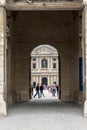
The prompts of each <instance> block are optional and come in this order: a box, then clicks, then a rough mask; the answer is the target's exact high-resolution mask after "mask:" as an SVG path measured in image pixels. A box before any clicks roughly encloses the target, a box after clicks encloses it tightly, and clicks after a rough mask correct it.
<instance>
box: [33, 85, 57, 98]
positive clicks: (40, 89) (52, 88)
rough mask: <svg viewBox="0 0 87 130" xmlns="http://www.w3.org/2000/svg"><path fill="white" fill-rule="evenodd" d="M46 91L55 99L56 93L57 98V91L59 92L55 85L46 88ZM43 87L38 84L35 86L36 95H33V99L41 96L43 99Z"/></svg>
mask: <svg viewBox="0 0 87 130" xmlns="http://www.w3.org/2000/svg"><path fill="white" fill-rule="evenodd" d="M47 89H48V91H49V92H51V93H52V96H54V97H55V95H56V93H57V96H58V90H59V86H58V85H57V84H56V83H53V85H52V86H48V87H47ZM43 90H44V86H43V84H41V85H39V83H38V84H37V86H36V93H35V94H34V98H35V97H36V96H37V95H38V98H41V97H42V96H43V97H45V95H44V92H43Z"/></svg>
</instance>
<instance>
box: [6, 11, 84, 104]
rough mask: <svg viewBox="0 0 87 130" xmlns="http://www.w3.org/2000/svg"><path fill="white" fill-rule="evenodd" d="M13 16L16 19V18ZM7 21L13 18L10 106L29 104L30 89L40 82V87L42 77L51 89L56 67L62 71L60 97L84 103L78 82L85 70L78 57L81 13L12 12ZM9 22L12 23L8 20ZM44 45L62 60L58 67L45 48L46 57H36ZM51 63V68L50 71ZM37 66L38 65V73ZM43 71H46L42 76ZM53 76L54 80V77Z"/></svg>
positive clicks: (9, 84)
mask: <svg viewBox="0 0 87 130" xmlns="http://www.w3.org/2000/svg"><path fill="white" fill-rule="evenodd" d="M67 15H68V17H67ZM74 15H75V17H74ZM13 16H16V17H15V18H14V17H13ZM8 18H11V19H10V20H11V24H10V23H9V28H10V30H11V31H10V32H11V37H10V39H9V38H8V46H7V47H8V48H7V59H8V60H7V64H8V66H7V74H8V75H7V93H8V95H7V100H8V103H9V104H10V103H14V102H17V103H18V102H28V101H29V100H30V95H31V86H33V87H36V85H37V83H38V82H39V84H41V82H42V78H43V77H45V78H47V85H48V86H49V85H52V84H53V83H55V82H56V77H55V76H54V75H53V74H51V72H53V70H55V71H56V68H59V78H57V79H58V82H57V83H59V85H60V87H61V89H60V93H61V96H59V97H60V98H61V101H69V102H72V101H73V102H78V103H79V102H81V103H83V89H82V87H83V86H81V87H80V86H79V84H81V82H80V83H79V79H80V81H81V77H79V71H80V73H81V68H82V64H81V60H78V59H79V57H82V54H81V46H80V45H81V43H80V42H81V41H79V34H78V32H79V30H78V26H79V24H78V23H79V12H78V11H74V12H73V11H57V10H56V11H22V12H20V11H17V12H14V11H13V12H11V11H9V12H8ZM26 19H27V20H26ZM8 22H10V21H9V19H8ZM24 34H25V35H24ZM9 40H10V41H9ZM79 44H80V45H79ZM41 45H47V46H46V47H48V45H49V46H51V47H54V48H56V50H57V52H58V61H59V66H58V67H57V65H56V60H55V58H53V59H52V56H51V57H50V60H48V59H47V58H46V57H45V53H46V50H45V48H44V49H43V50H44V51H43V57H42V58H41V59H40V56H42V55H41V54H40V51H39V54H37V49H40V47H41ZM33 50H35V54H34V58H32V57H31V52H32V51H33ZM44 52H45V53H44ZM53 52H55V50H54V51H53ZM51 54H52V53H51ZM37 56H38V62H37V59H36V57H37ZM43 59H44V60H45V64H44V65H43V66H45V67H43V68H42V67H41V61H42V60H43ZM51 60H52V64H51V67H52V68H50V70H49V72H47V70H48V68H49V66H50V65H49V62H51ZM31 61H32V63H31ZM79 65H80V70H79ZM37 66H39V67H38V68H39V70H38V73H37ZM40 69H42V70H43V71H42V72H44V73H43V74H42V72H41V70H40ZM32 70H33V72H34V70H35V74H33V76H34V77H33V78H31V71H32ZM40 72H41V73H40ZM45 72H47V74H46V73H45ZM56 72H57V71H56ZM48 74H49V76H48ZM37 75H38V78H37ZM51 76H54V77H53V78H52V77H51ZM80 76H81V74H80ZM49 82H50V83H49ZM48 83H49V84H48ZM79 87H80V88H79ZM59 95H60V94H59Z"/></svg>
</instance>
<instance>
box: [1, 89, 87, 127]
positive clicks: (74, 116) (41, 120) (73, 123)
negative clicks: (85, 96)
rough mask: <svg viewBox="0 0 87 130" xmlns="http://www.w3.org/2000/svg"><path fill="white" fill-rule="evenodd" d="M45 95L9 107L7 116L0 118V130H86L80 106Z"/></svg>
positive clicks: (86, 125) (86, 121) (86, 122)
mask: <svg viewBox="0 0 87 130" xmlns="http://www.w3.org/2000/svg"><path fill="white" fill-rule="evenodd" d="M47 95H50V94H47V91H46V92H45V98H44V97H43V98H41V99H38V98H37V97H36V98H33V99H32V100H31V101H30V102H28V103H21V104H15V105H13V106H11V107H9V108H8V116H7V117H0V130H87V118H84V117H83V114H82V113H83V112H82V107H81V106H78V105H76V104H74V103H68V102H67V103H64V102H61V101H59V100H58V99H57V97H52V96H51V95H50V96H48V97H47Z"/></svg>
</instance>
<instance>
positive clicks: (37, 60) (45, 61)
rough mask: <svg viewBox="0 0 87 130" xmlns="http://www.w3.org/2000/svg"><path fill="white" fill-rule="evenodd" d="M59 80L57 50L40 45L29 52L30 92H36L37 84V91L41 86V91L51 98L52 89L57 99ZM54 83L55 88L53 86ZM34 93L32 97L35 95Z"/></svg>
mask: <svg viewBox="0 0 87 130" xmlns="http://www.w3.org/2000/svg"><path fill="white" fill-rule="evenodd" d="M59 79H60V78H59V55H58V52H57V50H56V49H55V48H54V47H53V46H50V45H47V44H42V45H40V46H37V47H36V48H34V49H33V50H32V52H31V86H32V91H33V90H34V93H35V88H36V91H37V84H39V90H40V88H41V86H43V91H44V90H45V91H44V92H46V91H50V96H53V95H52V92H53V87H54V88H55V95H56V97H57V98H59V97H60V96H59V95H58V89H57V86H59V84H60V83H59ZM54 83H55V86H54V85H53V84H54ZM32 91H31V92H32ZM34 93H33V96H34V95H35V94H34ZM39 93H40V91H39ZM33 96H32V98H33ZM37 96H38V94H37ZM47 96H48V95H47ZM50 96H49V98H50ZM45 97H46V96H45Z"/></svg>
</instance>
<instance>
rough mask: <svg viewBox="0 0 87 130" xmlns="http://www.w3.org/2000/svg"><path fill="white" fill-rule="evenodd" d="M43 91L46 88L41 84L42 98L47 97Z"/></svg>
mask: <svg viewBox="0 0 87 130" xmlns="http://www.w3.org/2000/svg"><path fill="white" fill-rule="evenodd" d="M43 90H44V86H43V84H41V86H40V93H41V97H42V95H43V97H45V95H44V93H43Z"/></svg>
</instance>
